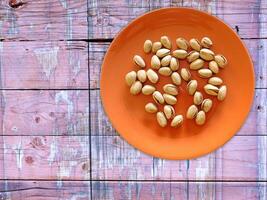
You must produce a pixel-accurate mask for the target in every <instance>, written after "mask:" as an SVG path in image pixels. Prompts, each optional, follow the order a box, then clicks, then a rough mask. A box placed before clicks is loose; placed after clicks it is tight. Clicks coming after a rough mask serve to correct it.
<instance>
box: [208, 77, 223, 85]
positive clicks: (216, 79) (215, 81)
mask: <svg viewBox="0 0 267 200" xmlns="http://www.w3.org/2000/svg"><path fill="white" fill-rule="evenodd" d="M208 83H209V84H211V85H216V86H217V85H221V84H222V83H223V80H222V79H221V78H219V77H216V76H214V77H211V78H210V79H209V81H208Z"/></svg>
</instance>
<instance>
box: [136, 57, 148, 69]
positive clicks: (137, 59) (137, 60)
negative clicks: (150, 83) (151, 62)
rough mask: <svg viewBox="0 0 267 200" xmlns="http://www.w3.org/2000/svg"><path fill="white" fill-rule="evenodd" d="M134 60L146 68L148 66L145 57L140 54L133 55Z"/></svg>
mask: <svg viewBox="0 0 267 200" xmlns="http://www.w3.org/2000/svg"><path fill="white" fill-rule="evenodd" d="M133 61H134V63H135V64H136V65H137V66H139V67H141V68H145V67H146V63H145V61H144V59H143V58H142V57H141V56H139V55H135V56H134V57H133Z"/></svg>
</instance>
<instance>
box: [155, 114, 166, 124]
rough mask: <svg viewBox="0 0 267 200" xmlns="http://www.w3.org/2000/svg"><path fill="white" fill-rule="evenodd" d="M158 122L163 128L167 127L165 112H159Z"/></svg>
mask: <svg viewBox="0 0 267 200" xmlns="http://www.w3.org/2000/svg"><path fill="white" fill-rule="evenodd" d="M157 121H158V124H159V125H160V126H161V127H165V126H167V119H166V117H165V116H164V113H163V112H157Z"/></svg>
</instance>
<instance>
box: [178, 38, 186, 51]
mask: <svg viewBox="0 0 267 200" xmlns="http://www.w3.org/2000/svg"><path fill="white" fill-rule="evenodd" d="M176 45H177V47H178V48H179V49H183V50H186V51H187V49H188V48H189V43H188V42H187V41H186V39H184V38H182V37H180V38H177V39H176Z"/></svg>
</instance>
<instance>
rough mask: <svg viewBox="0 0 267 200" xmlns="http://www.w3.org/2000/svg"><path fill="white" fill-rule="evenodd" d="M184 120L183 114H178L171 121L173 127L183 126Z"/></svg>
mask: <svg viewBox="0 0 267 200" xmlns="http://www.w3.org/2000/svg"><path fill="white" fill-rule="evenodd" d="M183 121H184V117H183V115H176V116H175V117H174V118H173V119H172V121H171V127H178V126H181V125H182V123H183Z"/></svg>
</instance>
